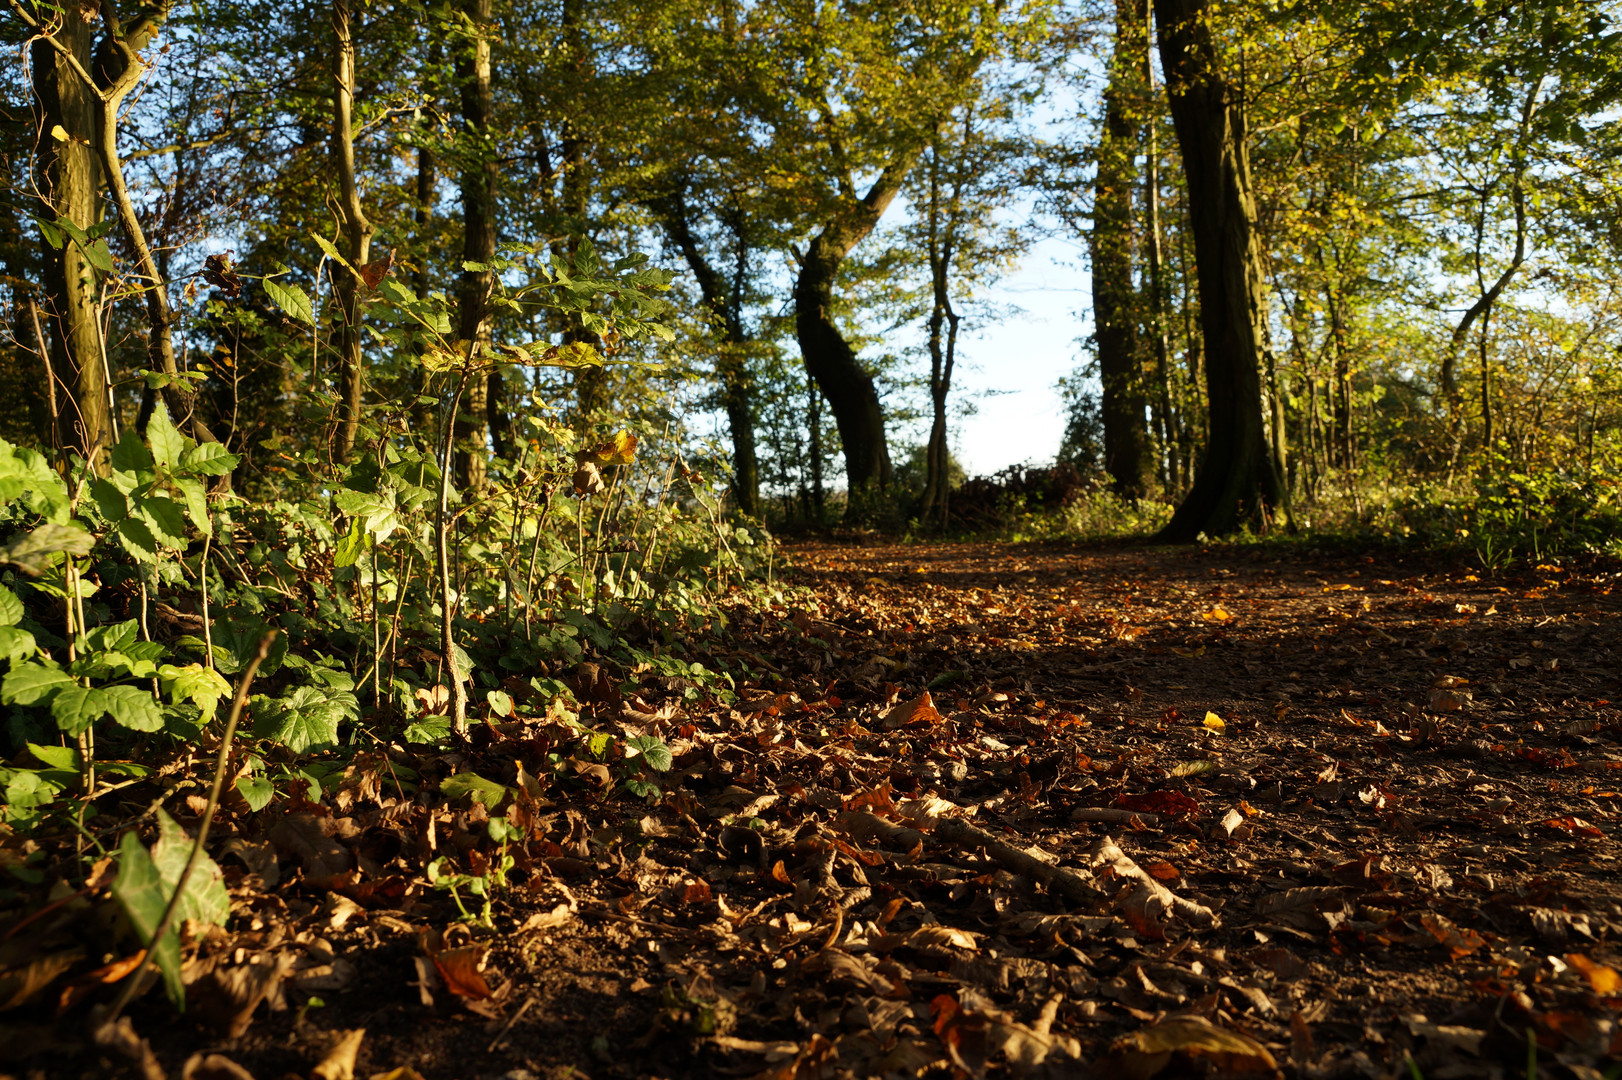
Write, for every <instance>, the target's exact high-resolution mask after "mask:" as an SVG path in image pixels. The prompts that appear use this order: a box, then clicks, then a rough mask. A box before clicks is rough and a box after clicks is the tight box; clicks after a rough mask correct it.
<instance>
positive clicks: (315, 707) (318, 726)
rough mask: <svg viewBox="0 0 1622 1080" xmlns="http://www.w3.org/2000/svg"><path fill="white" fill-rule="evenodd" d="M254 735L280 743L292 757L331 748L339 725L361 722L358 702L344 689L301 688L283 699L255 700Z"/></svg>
mask: <svg viewBox="0 0 1622 1080" xmlns="http://www.w3.org/2000/svg"><path fill="white" fill-rule="evenodd" d="M253 700H254V706H255V709H254V714H255V715H254V725H253V734H254V737H255V738H258V739H271V740H273V741H275V742H279V743H281V744H282V745H283V746H285V747H287V748H288V749H289V750H291V751H293V753H295V754H303V753H306V752H307V751H309V750H311V749H314V748H317V747H322V746H331V745H333V744H335V743H336V742H337V741H338V725H339V724H341V723H343V722H344V721H345V720H358V719H360V702H359V701H357V700H356V698H355V695H354V694H351V693H350V692H349V691H347V690H324V689H322V688H321V687H316V686H300V687H298V688H297V689H295V690H294V691H293V692H292V693H290V694H288V695H287V696H286V697H284V698H276V699H272V698H267V697H260V696H258V695H255V697H254V699H253Z"/></svg>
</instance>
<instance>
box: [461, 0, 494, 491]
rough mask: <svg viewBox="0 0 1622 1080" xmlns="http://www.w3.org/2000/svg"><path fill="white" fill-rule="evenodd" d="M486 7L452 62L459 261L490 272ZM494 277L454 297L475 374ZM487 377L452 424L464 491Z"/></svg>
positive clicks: (481, 439)
mask: <svg viewBox="0 0 1622 1080" xmlns="http://www.w3.org/2000/svg"><path fill="white" fill-rule="evenodd" d="M490 2H491V0H467V6H466V8H465V9H464V10H465V11H466V13H467V17H468V19H469V20H471V22H472V23H473V40H472V41H470V42H467V43H466V45H465V46H464V51H463V53H462V56H461V58H460V59H459V60H458V61H457V63H456V68H457V71H456V75H457V81H458V82H459V83H461V89H462V138H463V140H464V145H463V153H464V154H465V157H464V164H463V166H462V174H461V193H462V258H463V260H464V261H466V262H473V263H479V264H481V265H483V266H489V265H490V262H491V260H492V259H494V258H495V255H496V162H495V156H494V152H493V147H492V146H491V145H490V121H491V118H492V115H493V113H494V100H493V96H492V91H491V87H490ZM494 289H495V274H494V273H493V272H492V271H490V270H466V269H464V270H463V271H462V278H461V285H460V289H459V291H458V296H457V314H458V319H459V325H458V328H457V334H458V336H459V337H460V338H461V340H462V341H463V343H464V345H463V347H464V348H466V349H467V350H468V360H469V362H470V363H472V364H474V365H476V366H477V367H479V368H481V369H482V368H483V367H484V365H485V364H487V363H488V362H489V351H490V350H489V346H490V337H491V329H490V294H491V292H492V291H493V290H494ZM488 407H489V385H488V376H487V374H486V373H485V372H483V371H482V370H477V371H475V372H474V373H473V374H472V375H470V376H469V377H468V380H467V390H466V392H465V393H464V394H463V395H462V403H461V407H460V408H459V409H458V410H457V413H456V417H455V422H456V443H457V450H456V482H457V484H458V485H459V486H461V487H462V488H463V489H464V490H469V491H478V490H480V489H482V488H483V487H484V483H485V476H486V473H487V471H488V468H489V455H490V451H489V445H488V444H489V419H488V416H487V410H488Z"/></svg>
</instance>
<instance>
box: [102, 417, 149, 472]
mask: <svg viewBox="0 0 1622 1080" xmlns="http://www.w3.org/2000/svg"><path fill="white" fill-rule="evenodd" d="M111 460H112V464H113V468H115V469H118V470H120V471H121V472H127V473H141V472H148V471H150V470H151V468H152V466H153V464H154V462H153V460H152V451H150V450H148V449H147V448H146V444H145V443H143V442H142V441H141V436H140V435H139V434H138V433H137V432H136V430H135V429H134V428H133V427H127V428H125V429H124V434H122V435H120V436H119V437H118V445H116V446H114V447H113V453H112V458H111Z"/></svg>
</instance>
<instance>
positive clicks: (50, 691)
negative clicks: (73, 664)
mask: <svg viewBox="0 0 1622 1080" xmlns="http://www.w3.org/2000/svg"><path fill="white" fill-rule="evenodd" d="M72 685H74V682H73V678H72V677H71V676H70V675H68V673H67V672H65V671H63V670H62V669H61V668H59V667H46V666H45V665H44V664H34V663H29V664H22V665H20V666H13V667H12V669H11V671H10V672H8V673H7V674H6V678H5V681H4V682H0V704H6V705H33V704H35V703H36V702H40V701H44V700H46V699H48V698H50V697H51V696H52V695H54V694H56V693H57V692H58V691H60V690H61V689H62V688H63V687H65V686H72Z"/></svg>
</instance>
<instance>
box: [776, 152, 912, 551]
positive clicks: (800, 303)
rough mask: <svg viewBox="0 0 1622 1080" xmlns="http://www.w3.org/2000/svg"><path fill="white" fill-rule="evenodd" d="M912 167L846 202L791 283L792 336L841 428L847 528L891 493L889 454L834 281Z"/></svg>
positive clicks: (903, 161) (905, 163) (904, 162)
mask: <svg viewBox="0 0 1622 1080" xmlns="http://www.w3.org/2000/svg"><path fill="white" fill-rule="evenodd" d="M917 160H918V152H917V151H913V150H907V151H903V152H901V153H898V154H897V155H896V156H895V157H894V158H892V159H891V161H890V163H889V164H888V165H887V166H886V167H885V169H884V171H883V172H882V173H880V174H879V177H878V179H876V180H875V181H873V186H872V187H870V188H869V189H868V191H867V194H866V195H864V196H862V197H861V198H860V199H855V198H849V199H846V200H844V202H843V203H842V205H840V206H839V207H838V208H837V209H836V210H835V211H834V213H833V215H832V217H831V220H829V221H828V222H827V223H826V224H825V225H824V226H823V229H822V231H821V232H819V233H818V234H817V235H816V236H815V237H814V238H813V239H812V241H811V243H810V245H809V246H808V247H807V248H806V251H805V256H804V258H802V259H801V260H800V272H799V276H798V277H797V278H796V279H795V282H794V330H795V335H796V336H797V337H798V338H799V342H800V355H801V357H802V358H803V359H804V360H805V370H806V374H808V375H810V376H811V378H812V380H814V381H815V382H816V384H817V387H818V388H819V389H820V390H821V391H822V396H823V397H825V398H827V400H828V407H829V408H831V409H832V410H833V414H834V423H836V424H837V425H838V426H839V440H840V442H841V443H842V444H843V445H844V449H845V479H846V482H847V483H848V485H849V501H848V502H847V503H846V514H847V515H848V516H850V517H851V518H852V519H853V520H859V519H861V518H862V517H863V516H864V514H865V513H866V512H867V511H868V510H869V508H870V501H871V499H872V497H873V495H874V494H875V493H876V491H882V490H884V489H885V488H888V487H889V486H890V447H889V444H888V442H886V440H885V433H884V409H883V406H881V405H880V404H879V395H878V391H877V389H876V388H875V387H874V385H873V377H872V376H871V375H869V374H868V373H867V372H866V371H865V370H863V368H862V365H861V362H860V361H858V360H857V358H856V352H855V350H853V349H852V348H851V347H850V342H848V341H846V340H845V336H844V335H843V334H841V333H840V332H839V326H838V324H836V323H835V322H834V314H833V308H834V281H835V279H836V278H837V277H838V275H839V268H840V266H841V265H842V264H843V263H844V261H845V258H846V256H848V255H849V254H850V253H851V251H852V250H854V249H855V247H856V245H857V244H859V243H861V242H862V241H863V240H864V239H866V238H867V236H868V234H870V233H871V232H872V231H873V229H874V227H876V226H877V225H878V223H879V218H881V217H882V216H883V215H884V211H885V210H886V209H887V208H888V207H889V205H890V203H891V202H892V201H893V200H894V199H895V197H896V195H897V194H898V193H899V192H900V190H901V183H902V181H903V180H904V179H905V178H906V175H907V172H908V171H909V170H910V169H911V168H912V166H913V163H914V162H915V161H917Z"/></svg>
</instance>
